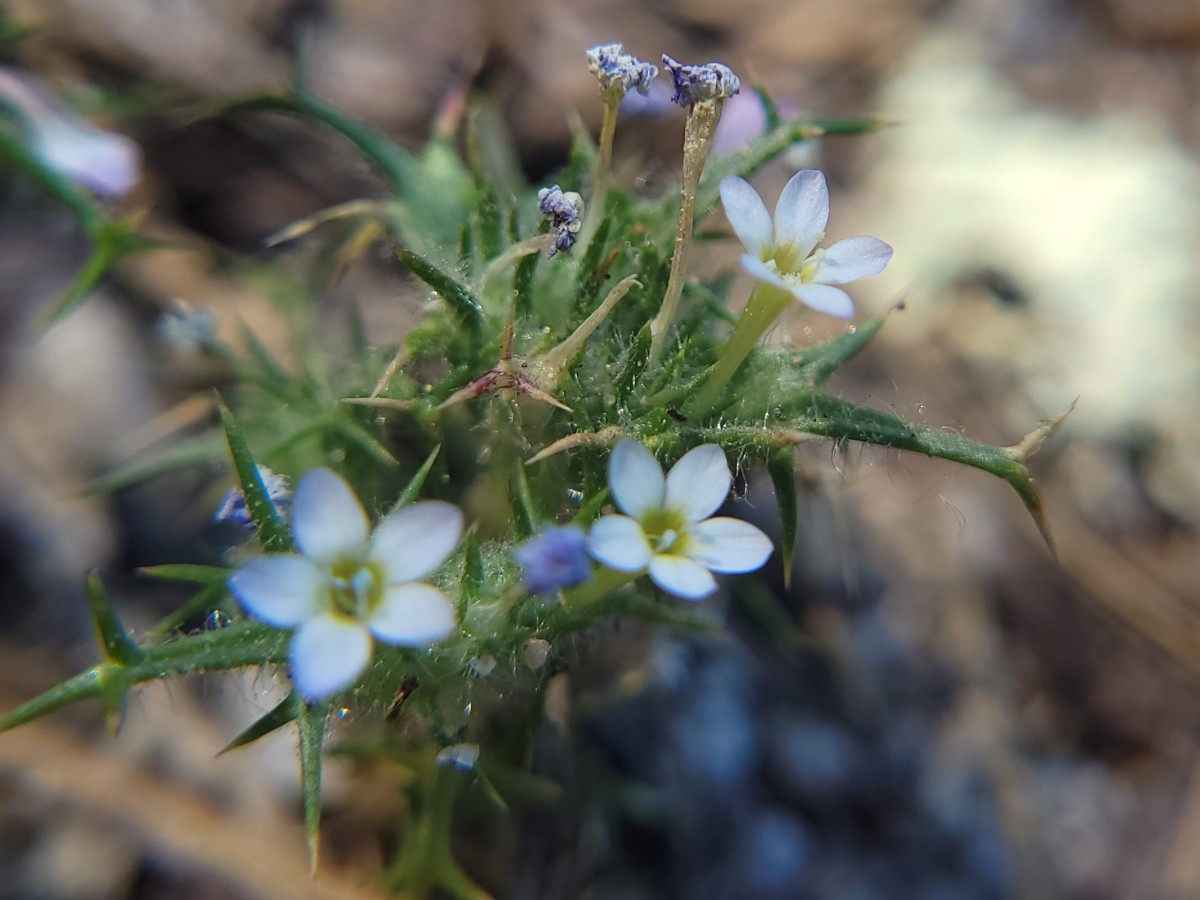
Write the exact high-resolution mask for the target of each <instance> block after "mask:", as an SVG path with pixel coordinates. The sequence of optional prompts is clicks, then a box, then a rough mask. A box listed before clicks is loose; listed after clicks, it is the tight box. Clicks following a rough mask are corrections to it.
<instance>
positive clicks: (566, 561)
mask: <svg viewBox="0 0 1200 900" xmlns="http://www.w3.org/2000/svg"><path fill="white" fill-rule="evenodd" d="M513 556H514V557H516V560H517V562H519V563H520V564H521V567H522V568H523V569H524V570H525V574H524V575H523V576H522V578H521V584H523V585H524V586H525V589H526V590H528V591H530V592H532V593H534V594H554V593H557V592H558V591H560V590H562V589H563V588H569V587H574V586H575V585H577V584H582V583H583V582H585V581H587V579H588V576H589V575H591V574H592V566H591V562H590V561H589V559H588V552H587V535H586V534H585V533H584V530H583V529H582V528H580V527H579V526H578V525H563V526H560V527H554V528H548V529H547V530H546V531H543V532H542V533H541V534H539V535H538V536H537V537H534V538H530V539H529V540H528V541H526V542H525V543H524V544H522V545H521V546H520V547H518V548H517V549H516V550H515V551H514V552H513Z"/></svg>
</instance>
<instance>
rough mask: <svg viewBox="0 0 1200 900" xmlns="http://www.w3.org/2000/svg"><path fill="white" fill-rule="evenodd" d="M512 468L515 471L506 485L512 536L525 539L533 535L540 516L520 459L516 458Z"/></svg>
mask: <svg viewBox="0 0 1200 900" xmlns="http://www.w3.org/2000/svg"><path fill="white" fill-rule="evenodd" d="M513 468H514V470H515V472H514V474H513V477H512V480H511V481H510V482H509V486H508V493H509V502H510V503H511V504H512V511H513V537H514V538H516V540H518V541H525V540H528V539H529V538H531V537H533V534H534V532H535V531H537V527H538V521H539V520H540V519H541V516H539V515H538V512H537V504H536V503H535V502H534V500H533V494H532V492H531V491H530V490H529V479H528V477H527V476H526V474H525V464H524V463H523V462H522V461H521V460H517V461H516V462H515V463H514V465H513Z"/></svg>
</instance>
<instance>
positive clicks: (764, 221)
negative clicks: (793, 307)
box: [720, 169, 892, 319]
mask: <svg viewBox="0 0 1200 900" xmlns="http://www.w3.org/2000/svg"><path fill="white" fill-rule="evenodd" d="M720 190H721V201H722V203H724V205H725V215H726V216H727V217H728V219H729V224H730V225H732V226H733V230H734V231H735V232H736V233H737V236H738V238H739V239H740V240H741V242H742V246H743V247H745V248H746V253H744V254H743V255H742V268H743V269H745V270H746V271H747V272H749V273H750V274H751V275H753V276H754V277H755V278H757V279H759V280H760V281H765V282H767V283H768V284H773V285H775V286H777V287H780V288H783V289H784V290H785V291H788V292H789V293H791V295H792V296H793V297H795V298H796V299H797V300H799V301H800V302H802V303H805V304H807V305H808V306H811V307H812V308H813V309H815V310H818V311H819V312H823V313H828V314H829V315H831V316H838V317H840V318H843V319H848V318H850V317H851V316H853V315H854V301H853V300H851V299H850V295H849V294H847V293H846V292H845V291H843V290H842V289H841V288H838V287H834V285H838V284H846V283H847V282H851V281H856V280H857V279H859V278H866V277H868V276H870V275H878V274H879V273H880V272H882V271H883V270H884V268H885V267H886V266H887V264H888V260H890V259H891V258H892V248H891V247H890V246H888V245H887V244H885V243H884V242H883V241H881V240H879V238H874V237H868V236H865V235H864V236H860V237H851V238H846V239H845V240H841V241H838V242H837V243H836V244H834V245H833V246H831V247H829V248H828V249H824V250H819V249H817V244H818V243H819V242H820V241H821V239H822V238H824V237H825V225H826V224H827V223H828V221H829V187H828V185H826V183H825V176H824V175H823V174H822V173H821V172H819V171H817V170H816V169H804V170H802V171H800V172H797V173H796V174H795V175H793V176H792V178H791V180H790V181H788V183H787V185H786V186H785V187H784V189H783V193H781V194H780V195H779V202H778V204H777V205H776V206H775V221H774V224H773V225H772V222H771V215H770V213H768V212H767V208H766V206H765V205H764V204H763V202H762V198H760V197H759V196H758V192H757V191H755V190H754V188H752V187H751V186H750V185H749V184H748V183H747V182H746V181H745V180H744V179H742V178H739V177H737V176H736V175H730V176H728V177H727V178H724V179H722V180H721V185H720Z"/></svg>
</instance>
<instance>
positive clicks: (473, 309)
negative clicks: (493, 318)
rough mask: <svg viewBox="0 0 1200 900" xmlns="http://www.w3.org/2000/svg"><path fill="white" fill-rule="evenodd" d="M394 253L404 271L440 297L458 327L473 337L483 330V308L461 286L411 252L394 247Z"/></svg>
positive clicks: (473, 296)
mask: <svg viewBox="0 0 1200 900" xmlns="http://www.w3.org/2000/svg"><path fill="white" fill-rule="evenodd" d="M394 252H395V254H396V258H397V259H398V260H400V262H401V264H402V265H403V266H404V267H405V268H406V269H408V270H409V271H410V272H412V273H413V274H414V275H416V276H417V277H418V278H420V279H421V280H422V281H424V282H425V283H426V284H427V285H429V286H430V287H431V288H433V289H434V290H435V291H437V292H438V294H440V295H441V297H442V299H443V300H445V301H446V304H447V306H449V307H450V312H451V313H452V314H453V315H454V318H455V319H457V320H458V323H459V325H461V326H462V327H463V328H464V329H465V330H466V331H468V332H470V333H471V334H474V335H478V334H479V333H480V332H481V331H482V330H483V323H484V315H483V307H482V306H481V305H480V304H479V301H478V300H477V299H475V295H474V294H472V293H471V292H470V291H469V290H467V288H466V287H465V286H464V285H463V284H461V283H459V282H458V281H456V280H455V279H454V278H451V277H450V276H449V275H447V274H446V273H445V272H443V271H442V270H441V269H439V268H437V267H436V266H434V265H433V264H432V263H430V262H429V261H427V260H426V259H424V258H423V257H421V256H418V255H417V254H416V253H413V252H412V251H411V250H406V249H405V248H403V247H396V248H394Z"/></svg>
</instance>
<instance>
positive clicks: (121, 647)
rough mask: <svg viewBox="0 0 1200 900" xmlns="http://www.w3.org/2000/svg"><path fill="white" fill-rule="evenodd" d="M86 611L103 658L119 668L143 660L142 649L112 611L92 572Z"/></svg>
mask: <svg viewBox="0 0 1200 900" xmlns="http://www.w3.org/2000/svg"><path fill="white" fill-rule="evenodd" d="M85 593H86V594H87V602H88V610H89V611H90V612H91V614H92V624H93V625H94V626H95V628H96V634H97V635H98V636H99V637H100V643H101V644H102V645H103V646H104V658H105V659H107V660H109V661H110V662H112V663H115V664H116V665H119V666H131V665H134V664H135V663H138V662H141V661H142V660H143V659H144V658H145V654H144V653H143V652H142V649H141V648H140V647H139V646H138V645H137V644H136V643H134V641H133V638H131V637H130V636H129V632H128V631H126V630H125V626H124V625H123V624H121V620H120V619H118V618H117V614H116V613H115V612H114V611H113V608H112V604H111V603H110V602H109V599H108V592H107V591H105V590H104V585H103V584H102V583H101V581H100V576H99V575H98V574H96V573H95V572H92V573H90V574H89V575H88V577H87V586H86V591H85Z"/></svg>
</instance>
